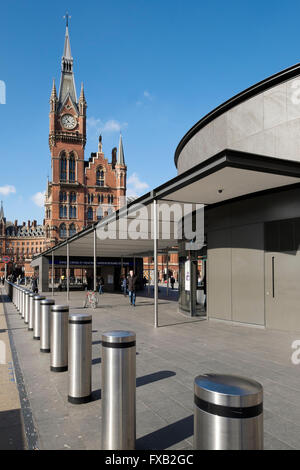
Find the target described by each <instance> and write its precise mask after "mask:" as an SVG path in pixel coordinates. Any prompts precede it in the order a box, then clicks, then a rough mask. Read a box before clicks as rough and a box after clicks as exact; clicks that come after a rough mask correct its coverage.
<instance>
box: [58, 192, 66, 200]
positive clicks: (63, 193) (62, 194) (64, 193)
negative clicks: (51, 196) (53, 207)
mask: <svg viewBox="0 0 300 470" xmlns="http://www.w3.org/2000/svg"><path fill="white" fill-rule="evenodd" d="M66 200H67V193H66V191H60V192H59V202H66Z"/></svg>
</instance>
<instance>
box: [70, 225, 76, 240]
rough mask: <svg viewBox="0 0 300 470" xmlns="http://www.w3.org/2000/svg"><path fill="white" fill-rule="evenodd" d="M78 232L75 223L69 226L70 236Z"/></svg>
mask: <svg viewBox="0 0 300 470" xmlns="http://www.w3.org/2000/svg"><path fill="white" fill-rule="evenodd" d="M75 233H76V227H75V224H71V225H70V227H69V236H70V237H72V236H73V235H75Z"/></svg>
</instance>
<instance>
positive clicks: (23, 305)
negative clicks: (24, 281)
mask: <svg viewBox="0 0 300 470" xmlns="http://www.w3.org/2000/svg"><path fill="white" fill-rule="evenodd" d="M25 292H26V289H25V288H23V292H22V315H21V317H22V318H23V319H24V318H25V300H26V297H25Z"/></svg>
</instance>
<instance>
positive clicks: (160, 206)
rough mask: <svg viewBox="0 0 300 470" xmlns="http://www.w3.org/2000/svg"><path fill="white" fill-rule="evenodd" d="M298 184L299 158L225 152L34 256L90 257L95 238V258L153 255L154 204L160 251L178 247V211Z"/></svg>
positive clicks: (180, 212) (299, 175)
mask: <svg viewBox="0 0 300 470" xmlns="http://www.w3.org/2000/svg"><path fill="white" fill-rule="evenodd" d="M299 182H300V162H297V161H291V160H283V159H279V158H273V157H266V156H261V155H254V154H250V153H244V152H240V151H235V150H224V151H222V152H220V153H219V154H217V155H215V156H214V157H212V158H210V159H208V160H206V161H205V162H203V163H200V164H198V165H197V166H195V167H193V168H192V169H190V170H188V171H186V172H184V173H182V174H181V175H179V176H177V177H175V178H173V179H171V180H169V181H168V182H166V183H164V184H163V185H161V186H159V187H158V188H156V189H154V190H153V191H150V192H148V193H146V194H145V195H143V196H141V197H140V198H138V199H136V200H135V201H133V202H131V203H130V204H129V205H127V206H124V207H122V208H121V209H119V210H118V211H116V212H114V213H112V214H110V215H108V216H106V217H104V218H103V219H102V220H100V221H99V222H97V223H95V224H93V225H91V226H89V227H88V228H86V229H84V230H82V231H81V232H78V233H77V234H75V235H74V236H72V237H70V238H68V239H66V240H65V241H62V242H60V243H59V244H57V245H56V246H54V247H53V248H50V249H48V250H46V251H45V252H43V253H41V254H40V255H38V256H37V257H35V258H34V259H37V258H39V257H40V256H51V254H52V252H53V254H54V256H66V254H67V244H68V245H69V255H70V256H82V257H92V256H93V255H94V240H95V239H96V243H95V245H96V256H97V257H131V256H136V257H138V256H152V255H153V240H154V228H153V227H154V204H156V207H157V214H158V221H159V223H158V230H157V238H158V251H159V253H164V252H172V251H177V247H178V218H180V214H182V215H183V214H184V215H188V214H189V213H192V212H193V211H195V210H199V212H201V207H205V206H207V205H214V204H218V203H222V202H224V201H229V200H234V199H236V198H240V197H243V196H248V195H250V194H255V193H261V192H262V191H267V190H275V189H276V188H283V187H286V186H292V185H295V184H298V183H299ZM126 219H127V222H126ZM126 224H127V225H126ZM105 230H108V232H107V234H106V235H105ZM95 233H96V234H95ZM137 233H139V235H138V237H137Z"/></svg>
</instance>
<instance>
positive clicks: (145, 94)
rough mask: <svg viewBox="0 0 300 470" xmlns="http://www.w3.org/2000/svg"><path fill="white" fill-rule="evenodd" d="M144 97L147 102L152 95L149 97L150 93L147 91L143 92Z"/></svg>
mask: <svg viewBox="0 0 300 470" xmlns="http://www.w3.org/2000/svg"><path fill="white" fill-rule="evenodd" d="M144 96H145V98H148V99H149V100H152V95H151V93H149V91H147V90H145V91H144Z"/></svg>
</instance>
